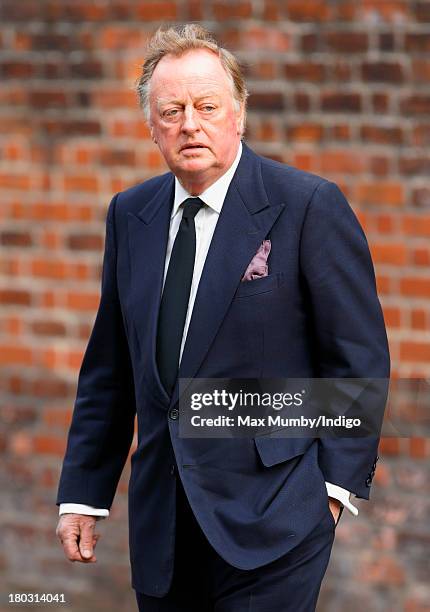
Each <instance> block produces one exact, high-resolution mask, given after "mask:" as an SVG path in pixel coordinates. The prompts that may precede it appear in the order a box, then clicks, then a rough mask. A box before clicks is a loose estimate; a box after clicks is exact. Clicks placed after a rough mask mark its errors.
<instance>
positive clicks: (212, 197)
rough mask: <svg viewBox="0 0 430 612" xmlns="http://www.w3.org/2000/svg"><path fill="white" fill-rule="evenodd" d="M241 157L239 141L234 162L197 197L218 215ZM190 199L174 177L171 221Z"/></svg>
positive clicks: (240, 143) (190, 196)
mask: <svg viewBox="0 0 430 612" xmlns="http://www.w3.org/2000/svg"><path fill="white" fill-rule="evenodd" d="M241 155H242V142H241V141H240V142H239V148H238V150H237V154H236V157H235V160H234V162H233V163H232V165H231V166H230V168H229V169H228V170H227V172H225V173H224V174H223V175H222V176H220V177H219V179H217V180H216V181H215V183H212V185H209V187H208V188H207V189H205V190H204V191H203V192H202V193H201V194H200V195H199V198H200V199H201V200H203V202H204V203H205V204H207V205H208V206H209V207H210V208H212V209H213V210H214V211H215V212H217V213H218V214H219V213H220V212H221V208H222V205H223V203H224V200H225V196H226V195H227V191H228V188H229V186H230V183H231V180H232V178H233V175H234V173H235V171H236V168H237V166H238V165H239V161H240V157H241ZM192 197H195V196H192V195H190V194H189V193H188V191H187V190H186V189H184V188H183V187H182V185H181V183H180V182H179V180H178V179H177V177H176V176H175V199H174V202H173V208H172V214H171V215H170V218H171V219H172V218H173V217H174V216H175V215H176V213H177V212H178V210H179V207H180V205H181V204H182V202H183V201H184V200H186V199H187V198H192Z"/></svg>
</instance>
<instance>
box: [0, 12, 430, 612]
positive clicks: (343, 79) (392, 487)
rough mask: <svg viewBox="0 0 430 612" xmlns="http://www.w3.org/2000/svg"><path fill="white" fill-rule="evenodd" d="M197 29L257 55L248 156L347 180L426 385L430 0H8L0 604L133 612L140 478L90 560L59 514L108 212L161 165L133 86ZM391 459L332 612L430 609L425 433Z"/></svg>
mask: <svg viewBox="0 0 430 612" xmlns="http://www.w3.org/2000/svg"><path fill="white" fill-rule="evenodd" d="M186 21H201V22H202V23H203V24H205V25H207V26H209V27H210V28H211V29H213V31H214V32H215V34H216V35H217V36H218V38H219V39H220V40H221V41H222V42H223V43H224V44H225V46H227V47H228V48H229V49H230V50H232V51H234V52H236V53H237V55H238V56H239V57H240V58H241V59H242V60H243V61H244V62H246V75H247V80H248V84H249V89H250V90H251V92H252V96H251V97H250V100H249V113H248V129H247V133H246V140H247V142H248V143H249V144H250V145H251V146H252V147H253V148H254V149H255V150H257V151H258V152H259V153H261V154H264V155H267V156H270V157H274V158H276V159H280V160H283V161H285V162H286V163H289V164H292V165H295V166H298V167H300V168H303V169H306V170H310V171H312V172H316V173H317V174H320V175H322V176H325V177H327V178H330V179H331V180H334V181H335V182H337V183H338V184H339V186H340V187H341V188H342V190H343V191H344V193H345V195H346V196H347V198H348V199H349V201H350V203H351V205H352V206H353V208H354V209H355V211H356V212H357V214H358V215H359V218H360V221H361V223H362V225H363V227H364V229H365V231H366V234H367V236H368V239H369V242H370V246H371V250H372V253H373V257H374V262H375V267H376V272H377V277H378V286H379V294H380V299H381V302H382V304H383V307H384V312H385V317H386V323H387V326H388V333H389V340H390V348H391V354H392V359H393V370H394V373H395V374H396V375H398V376H403V377H409V376H415V377H416V376H427V377H428V376H429V375H430V309H429V305H430V276H429V269H430V240H429V239H430V185H429V182H428V176H429V171H430V156H429V152H428V151H429V145H430V88H429V79H430V2H428V1H412V0H410V1H404V0H392V1H391V0H387V1H385V0H355V1H349V0H344V1H341V0H339V1H335V0H332V1H330V0H326V1H323V0H306V1H305V0H300V1H296V0H282V1H281V0H279V1H277V0H243V1H234V0H230V1H229V2H227V1H220V0H218V1H214V2H207V1H204V0H189V1H185V0H177V2H171V1H167V0H166V1H160V2H155V1H148V2H143V1H138V0H110V1H108V0H93V1H92V2H89V1H85V2H82V1H81V0H74V1H73V2H67V1H66V0H38V1H37V2H35V1H34V0H33V1H31V0H19V1H17V0H0V23H1V26H0V53H1V55H0V82H1V86H0V187H1V190H2V195H1V201H0V248H1V259H0V302H1V304H2V307H1V312H0V365H1V373H0V385H1V387H0V393H1V405H0V425H1V429H0V453H1V466H2V469H1V472H0V485H1V490H2V494H1V510H0V521H1V533H2V540H1V541H2V544H3V545H2V547H1V549H0V571H1V576H2V577H1V581H2V584H1V589H0V590H1V592H2V593H5V592H9V591H13V590H29V591H34V590H37V591H39V592H40V591H46V590H50V591H55V590H56V591H60V592H65V593H66V596H67V597H68V599H69V600H72V606H71V609H73V610H74V611H77V612H84V611H86V610H96V609H103V610H106V611H108V610H116V609H118V607H119V605H121V606H122V608H124V609H133V605H134V603H133V598H132V596H131V593H130V592H129V588H130V587H129V566H128V549H127V522H126V519H127V507H126V490H127V478H128V466H127V468H126V470H125V472H124V475H123V478H122V480H121V484H120V489H119V491H118V495H117V497H116V500H115V504H114V507H113V509H112V516H111V518H110V519H109V520H108V521H105V522H104V523H103V524H101V525H100V531H101V532H102V533H103V536H104V537H103V538H102V539H101V541H100V544H99V549H100V550H99V553H98V557H99V563H98V564H96V565H95V566H94V567H89V566H80V565H77V564H73V565H72V564H70V563H69V562H67V561H65V560H63V559H62V554H61V551H60V549H59V547H58V545H57V542H56V540H55V536H54V530H55V525H56V520H57V517H56V507H55V506H54V501H55V493H56V486H57V479H58V474H59V467H60V463H61V459H62V455H63V452H64V446H65V436H66V432H67V428H68V424H69V421H70V416H71V409H72V406H73V399H74V393H75V391H76V382H77V373H78V369H79V366H80V363H81V360H82V356H83V351H84V349H85V346H86V342H87V340H88V337H89V333H90V330H91V326H92V323H93V321H94V317H95V312H96V308H97V305H98V300H99V287H100V272H101V260H102V249H103V239H104V221H105V215H106V209H107V204H108V202H109V201H110V198H111V196H112V195H113V194H114V193H116V192H117V191H120V190H122V189H124V188H126V187H128V186H130V185H133V184H135V183H138V182H141V181H142V180H144V179H145V178H147V177H149V176H152V175H153V174H157V173H161V172H162V171H164V169H165V167H164V165H163V161H162V159H161V158H160V154H159V153H158V150H157V149H155V148H154V145H153V144H152V143H151V141H150V140H149V138H148V130H147V127H146V125H145V123H144V120H143V116H142V114H141V112H140V111H139V110H138V108H137V104H136V99H135V95H134V92H133V90H132V87H133V81H134V79H135V78H136V77H137V75H138V73H139V65H140V61H141V56H142V47H143V45H144V43H145V41H146V40H147V38H148V36H149V35H150V34H151V32H153V31H154V30H155V29H156V27H158V26H159V25H160V24H161V23H173V22H186ZM412 418H413V415H412ZM417 435H418V436H419V432H418V434H417ZM380 454H381V461H380V462H379V464H378V469H377V471H376V477H375V487H374V491H373V495H372V503H370V504H366V503H365V502H363V503H361V504H360V517H359V519H353V518H352V517H350V516H348V515H346V514H344V516H343V517H342V523H341V525H340V526H339V528H338V532H337V538H336V545H335V548H334V551H333V556H332V563H331V565H330V569H329V572H328V574H327V579H326V581H325V584H324V589H323V592H322V595H321V603H320V610H321V611H330V612H337V611H338V610H339V611H340V610H345V609H348V610H351V612H353V611H354V610H361V609H362V608H363V606H366V607H367V609H368V610H369V611H370V610H371V611H372V612H373V611H383V610H384V611H385V610H390V611H399V612H400V611H405V612H422V611H423V610H429V609H430V607H429V601H430V587H429V582H430V581H429V575H428V573H426V570H428V557H429V552H428V544H429V541H430V527H429V525H430V507H429V501H428V498H429V495H428V494H429V491H430V485H429V473H430V470H429V465H428V459H429V455H430V441H429V440H428V439H426V438H424V437H422V436H421V437H415V438H400V439H394V438H387V439H385V440H384V441H383V443H382V445H381V453H380ZM426 562H427V566H426ZM2 606H3V607H2ZM0 609H1V610H3V609H4V610H6V609H8V607H7V605H6V604H5V603H4V600H3V601H2V602H0ZM50 609H54V607H52V608H50Z"/></svg>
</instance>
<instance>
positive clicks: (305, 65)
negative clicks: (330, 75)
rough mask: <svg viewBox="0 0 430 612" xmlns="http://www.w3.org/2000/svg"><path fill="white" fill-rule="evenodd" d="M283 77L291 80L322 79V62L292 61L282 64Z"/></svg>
mask: <svg viewBox="0 0 430 612" xmlns="http://www.w3.org/2000/svg"><path fill="white" fill-rule="evenodd" d="M283 70H284V75H285V78H286V79H288V80H291V81H316V82H320V81H324V79H325V73H326V69H325V66H324V64H321V63H314V62H294V63H288V64H284V67H283Z"/></svg>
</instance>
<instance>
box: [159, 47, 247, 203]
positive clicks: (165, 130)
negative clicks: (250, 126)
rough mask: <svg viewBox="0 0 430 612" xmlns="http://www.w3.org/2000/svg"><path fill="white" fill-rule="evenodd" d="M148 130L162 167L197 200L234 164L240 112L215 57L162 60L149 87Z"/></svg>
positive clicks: (202, 54) (191, 54) (193, 54)
mask: <svg viewBox="0 0 430 612" xmlns="http://www.w3.org/2000/svg"><path fill="white" fill-rule="evenodd" d="M149 103H150V121H149V124H150V128H151V135H152V138H153V140H154V142H156V143H157V145H158V147H159V149H160V151H161V153H162V154H163V156H164V158H165V160H166V163H167V165H168V166H169V168H170V169H171V171H172V172H173V173H174V174H175V175H176V176H177V177H178V179H179V180H180V182H181V183H182V185H183V186H184V187H185V189H187V190H188V191H189V192H190V193H192V194H193V195H199V194H200V193H202V191H204V189H206V187H208V186H209V185H211V184H212V183H213V182H215V181H216V180H217V178H219V177H220V176H221V175H223V174H224V173H225V172H226V170H227V169H228V168H229V167H230V165H231V164H232V163H233V161H234V158H235V156H236V153H237V149H238V146H239V141H240V135H241V120H242V113H243V109H242V108H241V109H240V110H236V107H235V102H234V98H233V92H232V87H231V83H230V81H229V79H228V77H227V74H226V72H225V70H224V68H223V67H222V64H221V62H220V60H219V58H218V57H217V56H216V55H215V54H214V53H212V52H210V51H208V50H206V49H196V50H194V49H193V50H191V51H187V52H186V53H185V54H183V55H181V56H180V57H175V56H172V55H167V56H165V57H163V59H162V60H160V62H159V63H158V64H157V66H156V68H155V70H154V73H153V75H152V78H151V82H150V95H149Z"/></svg>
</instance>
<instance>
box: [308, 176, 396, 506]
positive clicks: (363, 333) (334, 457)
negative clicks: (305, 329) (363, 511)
mask: <svg viewBox="0 0 430 612" xmlns="http://www.w3.org/2000/svg"><path fill="white" fill-rule="evenodd" d="M300 266H301V273H302V277H303V283H304V287H305V291H306V294H307V298H308V300H307V301H308V305H309V311H310V312H309V314H310V321H311V324H312V337H313V339H314V342H313V346H312V350H313V358H314V371H315V377H317V378H332V379H342V378H354V379H370V380H371V381H374V384H373V385H372V384H370V386H369V389H370V387H372V389H370V391H369V390H364V392H363V393H362V394H361V395H359V397H358V398H356V400H357V401H356V402H355V409H356V408H357V405H358V407H359V408H360V401H361V402H362V403H361V408H362V409H363V410H372V409H373V407H375V409H376V410H378V411H379V412H380V415H379V416H380V417H381V420H382V415H383V411H384V408H385V402H386V390H387V388H388V378H389V375H390V358H389V351H388V343H387V336H386V331H385V325H384V318H383V314H382V309H381V306H380V303H379V300H378V297H377V293H376V283H375V275H374V270H373V264H372V260H371V256H370V252H369V248H368V244H367V240H366V237H365V235H364V233H363V230H362V229H361V226H360V224H359V222H358V220H357V218H356V216H355V215H354V213H353V211H352V209H351V207H350V206H349V204H348V202H347V200H346V198H345V196H344V195H343V193H342V192H341V190H340V189H339V187H338V186H337V185H336V184H335V183H333V182H330V181H322V182H321V183H320V184H319V185H318V187H317V188H316V189H315V191H314V193H313V196H312V198H311V201H310V202H309V205H308V209H307V212H306V217H305V221H304V224H303V229H302V235H301V243H300ZM363 389H364V385H363ZM375 389H376V391H375ZM376 420H378V418H376ZM349 436H350V434H349ZM318 442H319V454H318V459H319V465H320V468H321V470H322V472H323V475H324V478H325V480H326V481H327V482H330V483H333V484H336V485H338V486H340V487H343V488H345V489H347V490H348V491H351V492H353V493H354V494H355V495H356V496H357V497H361V498H365V499H368V498H369V490H370V485H371V481H372V478H373V474H374V472H375V467H376V462H377V461H378V456H377V449H378V443H379V433H378V432H376V434H375V435H370V434H369V435H366V436H364V437H356V438H354V437H351V436H350V437H338V438H336V437H333V436H324V435H323V436H321V437H320V438H319V439H318Z"/></svg>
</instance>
